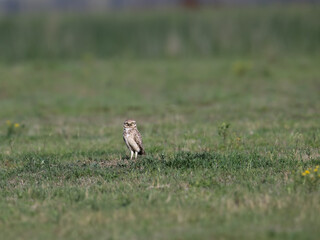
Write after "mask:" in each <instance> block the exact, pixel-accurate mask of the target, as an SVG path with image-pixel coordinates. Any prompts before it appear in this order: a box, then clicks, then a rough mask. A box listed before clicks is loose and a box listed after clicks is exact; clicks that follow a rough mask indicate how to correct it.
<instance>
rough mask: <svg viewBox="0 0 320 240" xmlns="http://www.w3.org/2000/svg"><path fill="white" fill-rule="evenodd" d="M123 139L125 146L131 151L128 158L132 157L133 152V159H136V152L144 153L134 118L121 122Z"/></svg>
mask: <svg viewBox="0 0 320 240" xmlns="http://www.w3.org/2000/svg"><path fill="white" fill-rule="evenodd" d="M123 140H124V141H125V143H126V145H127V147H128V148H129V150H130V152H131V157H130V159H132V157H133V154H135V159H137V156H138V154H139V155H144V154H145V151H144V148H143V145H142V137H141V134H140V132H139V131H138V128H137V124H136V121H135V120H126V121H125V122H124V123H123Z"/></svg>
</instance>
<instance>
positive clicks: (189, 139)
mask: <svg viewBox="0 0 320 240" xmlns="http://www.w3.org/2000/svg"><path fill="white" fill-rule="evenodd" d="M319 63H320V59H319V58H305V57H303V56H299V57H296V58H293V59H286V58H282V59H275V60H272V61H270V60H262V59H239V58H238V59H234V58H231V59H228V58H218V59H217V58H216V59H194V60H182V59H176V60H173V59H172V60H154V61H149V60H143V59H141V60H136V61H118V60H112V61H111V60H110V61H98V60H90V61H85V62H83V61H64V62H25V63H20V64H13V65H12V64H10V65H8V64H6V65H1V66H0V72H1V76H2V81H1V88H0V89H1V94H0V97H1V102H0V107H1V112H0V119H1V127H0V136H1V138H0V143H1V155H0V186H1V193H0V210H1V216H0V229H1V238H5V239H19V238H21V239H26V238H32V239H43V238H46V239H56V238H57V237H59V238H61V239H79V238H80V239H92V238H95V239H150V238H153V239H168V238H170V239H198V238H201V239H212V238H219V239H220V238H227V239H229V238H240V239H257V238H259V239H317V238H318V235H319V223H320V216H319V210H320V209H319V206H320V205H319V190H320V189H319V181H318V182H316V183H312V181H306V180H305V179H304V177H302V176H301V172H302V171H303V170H306V169H307V168H310V167H312V168H314V167H315V166H316V165H318V164H319V163H320V157H319V144H320V131H319V128H318V124H319V117H320V116H319V115H320V114H319V113H320V111H319V109H320V105H319V103H320V101H319V100H320V99H319V76H320V71H319V68H318V66H319ZM239 66H240V67H239ZM248 66H250V67H248ZM239 68H241V69H242V68H243V69H245V70H243V71H242V70H241V71H240V72H239V71H238V69H239ZM126 118H135V119H137V121H138V126H139V128H140V130H141V132H142V135H143V137H144V141H145V147H146V151H147V153H148V154H147V156H145V157H142V158H139V160H138V161H137V162H131V161H128V152H127V150H126V148H125V145H124V143H123V140H122V136H121V135H122V122H123V121H124V119H126ZM6 120H10V121H11V122H12V123H16V122H17V123H19V124H21V126H20V127H18V128H14V129H13V131H12V132H11V133H8V129H9V127H8V125H7V124H6ZM223 122H226V123H229V124H230V127H229V128H228V129H227V130H226V133H225V135H226V138H225V139H223V137H222V135H219V134H218V129H219V127H220V126H221V124H222V123H223ZM8 134H9V136H8Z"/></svg>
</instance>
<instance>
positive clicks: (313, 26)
mask: <svg viewBox="0 0 320 240" xmlns="http://www.w3.org/2000/svg"><path fill="white" fill-rule="evenodd" d="M319 16H320V8H319V6H318V5H312V6H310V5H296V6H289V7H288V6H282V7H281V6H268V7H263V8H262V7H260V8H259V7H250V8H215V9H210V10H201V11H189V12H188V11H181V10H180V11H167V12H163V11H158V12H156V11H151V12H134V13H131V12H124V13H123V12H122V13H121V12H120V13H119V12H117V13H104V14H102V13H101V14H91V15H89V16H88V15H84V14H83V15H81V14H49V15H31V16H30V15H29V16H24V15H22V16H20V15H12V16H10V15H9V16H6V15H3V16H0V36H1V41H0V52H1V55H0V61H2V62H12V61H23V60H30V59H47V58H50V59H79V58H83V59H87V58H92V57H93V56H94V57H95V56H97V57H99V58H119V57H120V58H133V59H134V58H137V57H149V58H153V57H173V58H174V57H189V58H193V57H195V56H197V57H208V56H214V57H216V56H237V55H239V54H241V55H247V56H264V57H266V56H267V57H271V58H276V57H278V56H281V55H290V56H292V55H293V54H294V53H305V54H309V55H315V54H317V53H319V51H320V47H319V42H320V30H319V29H320V17H319ZM129 39H130V41H128V40H129Z"/></svg>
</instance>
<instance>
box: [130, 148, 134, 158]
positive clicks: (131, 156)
mask: <svg viewBox="0 0 320 240" xmlns="http://www.w3.org/2000/svg"><path fill="white" fill-rule="evenodd" d="M130 151H131V156H130V160H132V157H133V151H132V150H130Z"/></svg>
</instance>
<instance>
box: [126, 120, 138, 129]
mask: <svg viewBox="0 0 320 240" xmlns="http://www.w3.org/2000/svg"><path fill="white" fill-rule="evenodd" d="M123 127H124V128H136V127H137V123H136V121H135V120H132V119H129V120H126V121H125V122H124V123H123Z"/></svg>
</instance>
